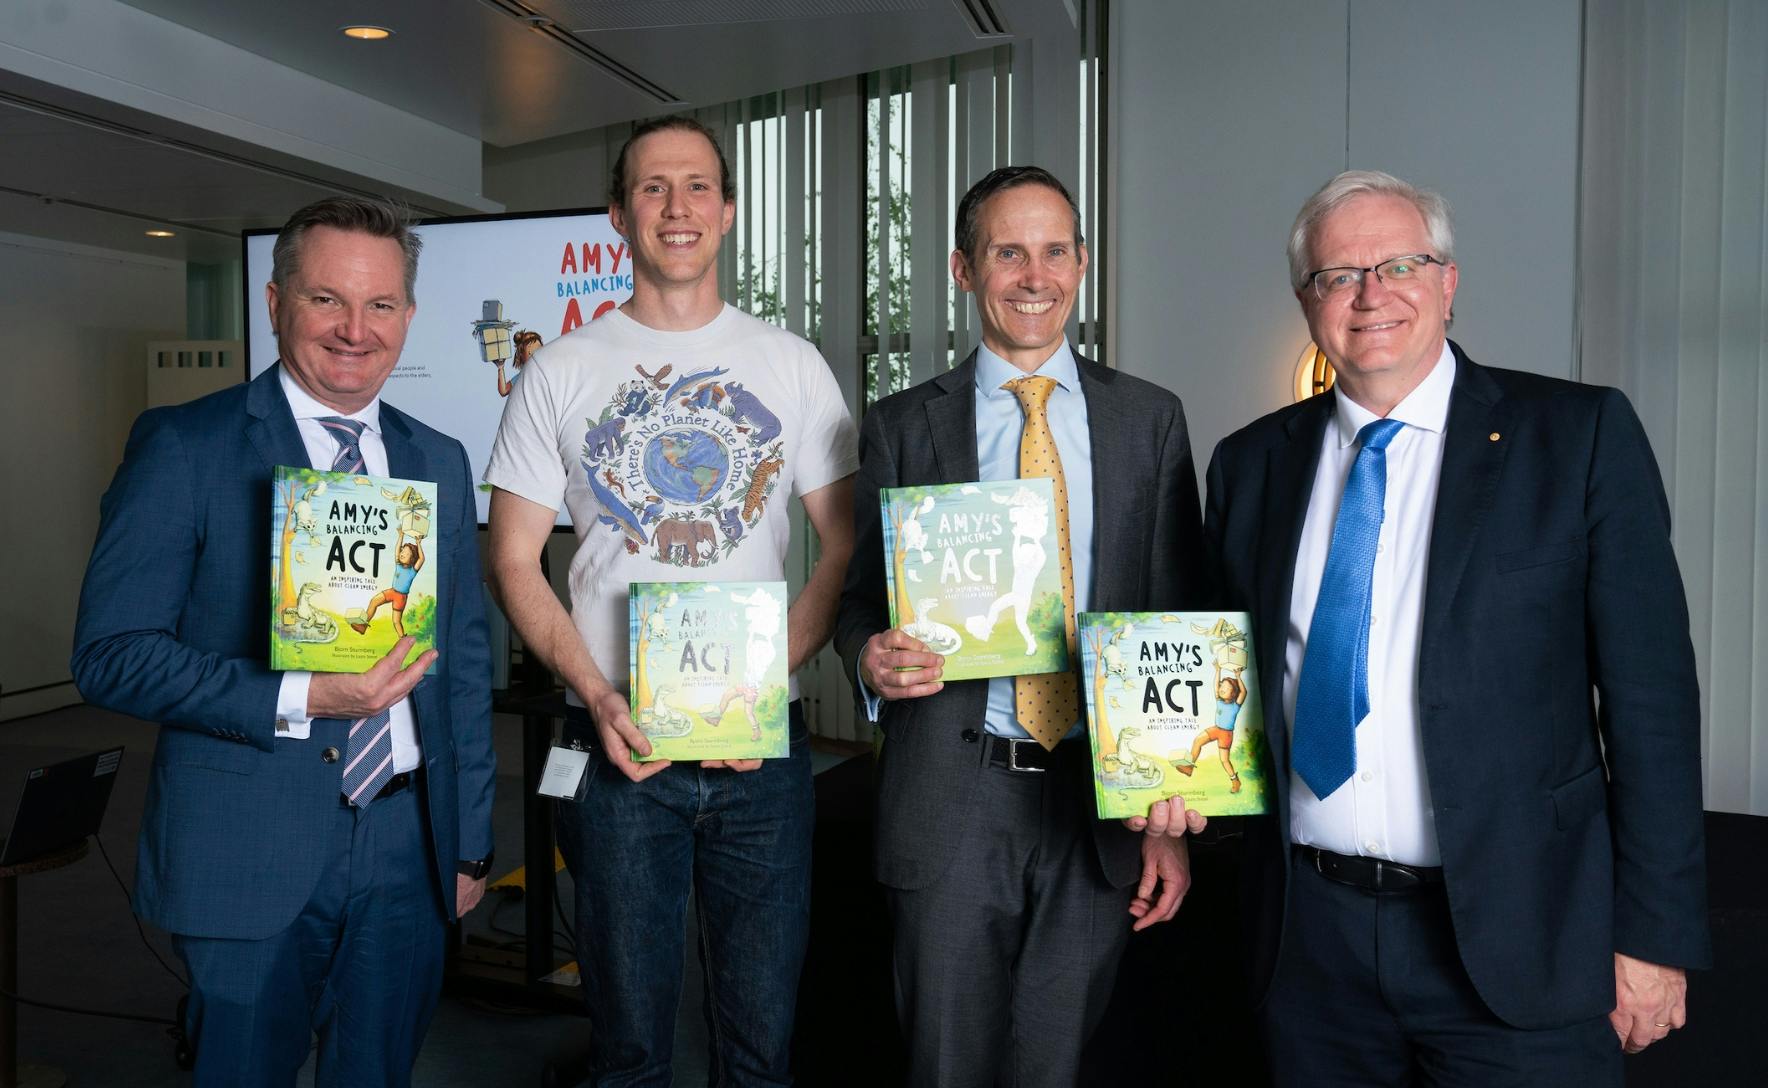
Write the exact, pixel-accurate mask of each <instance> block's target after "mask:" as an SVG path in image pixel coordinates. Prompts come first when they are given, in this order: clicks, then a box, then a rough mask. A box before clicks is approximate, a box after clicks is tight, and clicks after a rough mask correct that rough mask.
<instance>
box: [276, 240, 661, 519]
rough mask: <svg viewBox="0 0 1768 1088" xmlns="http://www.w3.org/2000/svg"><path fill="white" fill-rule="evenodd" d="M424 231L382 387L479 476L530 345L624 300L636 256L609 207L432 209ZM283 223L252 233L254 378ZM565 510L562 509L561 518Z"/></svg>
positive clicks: (482, 502) (483, 500)
mask: <svg viewBox="0 0 1768 1088" xmlns="http://www.w3.org/2000/svg"><path fill="white" fill-rule="evenodd" d="M417 231H418V233H419V234H420V235H422V237H423V240H424V248H423V254H422V256H421V257H420V258H419V260H418V274H417V314H416V316H415V317H413V318H412V321H411V330H410V332H409V333H407V335H406V338H405V351H404V353H403V354H402V355H401V356H400V358H399V365H398V366H397V367H395V368H394V370H393V374H392V376H391V377H389V378H388V379H387V384H386V386H385V387H384V388H383V389H382V390H381V398H382V399H383V400H385V401H386V402H387V403H388V404H391V405H393V406H394V407H396V408H398V409H400V410H401V411H403V412H406V413H407V414H409V415H412V416H415V417H417V418H418V419H420V420H422V421H423V422H425V423H427V424H429V425H430V426H432V427H434V428H436V429H437V430H439V431H441V432H443V433H444V434H449V435H453V436H454V437H455V438H458V439H459V440H460V441H461V444H462V445H464V446H466V448H467V456H468V457H469V458H470V459H471V461H472V466H473V480H474V482H475V483H477V482H478V479H479V477H480V475H481V474H482V473H483V472H484V471H485V462H486V459H487V458H488V457H489V456H490V454H491V441H492V439H493V438H494V437H495V436H496V434H497V422H498V420H499V419H500V418H502V415H503V402H504V396H505V395H506V394H507V390H508V386H509V383H510V382H511V381H512V380H515V379H516V377H517V375H518V374H519V373H520V370H521V365H522V364H523V363H524V362H525V361H526V360H527V357H528V355H529V354H531V353H532V352H533V351H534V350H535V349H536V348H537V347H538V346H539V345H540V344H550V343H551V342H552V341H553V340H554V339H556V338H558V337H559V336H561V335H563V334H564V333H567V332H569V331H571V330H572V329H574V328H576V327H577V326H579V325H581V324H583V323H584V322H586V321H593V320H595V319H596V318H597V317H600V316H601V315H602V314H604V313H606V312H607V311H609V310H611V309H613V308H614V307H615V306H618V305H619V304H620V303H622V302H624V301H626V299H627V298H628V297H629V296H630V295H631V294H632V262H631V260H630V259H629V254H628V252H627V248H626V243H625V242H624V241H622V240H621V238H620V236H619V235H617V234H615V233H614V228H613V225H612V224H611V223H610V222H609V221H608V216H607V213H606V212H605V211H601V210H590V211H572V212H544V213H536V214H527V215H502V216H472V217H467V218H461V219H430V220H424V221H421V222H420V223H419V224H418V226H417ZM276 234H277V232H276V231H274V230H267V231H248V232H247V233H246V235H245V293H246V304H245V313H246V363H247V366H246V370H247V373H248V375H249V376H251V377H257V376H258V375H259V374H261V373H263V372H264V371H265V370H268V369H269V368H270V367H271V366H272V365H274V364H275V362H276V359H277V351H276V337H275V335H274V334H273V332H272V330H271V328H270V312H269V308H268V306H267V305H266V303H265V300H264V285H265V284H267V283H269V282H270V263H271V262H270V251H271V247H272V246H273V245H274V244H275V242H276ZM500 363H501V379H502V380H501V381H500V380H499V379H500V367H499V364H500ZM477 495H478V507H479V523H480V524H481V525H482V524H484V522H485V515H486V510H487V507H488V505H489V503H490V501H491V496H490V493H489V491H488V490H487V489H486V488H485V487H484V485H480V486H479V489H478V491H477ZM567 518H568V515H566V514H565V512H564V511H563V510H561V511H560V514H559V521H560V524H565V523H566V521H567Z"/></svg>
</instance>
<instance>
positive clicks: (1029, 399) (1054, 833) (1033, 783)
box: [835, 167, 1202, 1086]
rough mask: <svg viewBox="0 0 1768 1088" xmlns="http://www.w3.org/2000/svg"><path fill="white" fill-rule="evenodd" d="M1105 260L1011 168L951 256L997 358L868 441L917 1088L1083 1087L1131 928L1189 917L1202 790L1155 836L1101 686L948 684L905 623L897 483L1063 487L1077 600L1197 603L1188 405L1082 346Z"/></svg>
mask: <svg viewBox="0 0 1768 1088" xmlns="http://www.w3.org/2000/svg"><path fill="white" fill-rule="evenodd" d="M1086 262H1087V252H1086V248H1085V246H1084V244H1083V242H1082V239H1081V233H1080V213H1079V210H1078V209H1077V208H1076V207H1075V205H1074V200H1073V198H1072V197H1070V196H1069V194H1068V191H1067V190H1066V189H1065V188H1064V187H1063V186H1062V184H1061V182H1059V181H1058V180H1057V179H1056V178H1055V177H1053V176H1052V175H1050V174H1049V173H1047V172H1046V171H1043V170H1040V169H1037V168H1035V167H1007V168H1003V169H1000V170H996V171H995V172H993V173H992V174H990V175H988V176H987V177H986V178H983V179H982V180H981V181H979V182H978V183H976V185H975V186H973V187H972V188H971V189H970V191H969V192H968V193H967V194H965V196H964V199H963V200H962V202H961V203H960V204H959V207H958V216H957V248H956V249H955V250H954V251H953V253H952V258H951V264H952V274H953V276H954V277H955V278H956V279H957V282H958V285H959V286H960V287H961V288H962V289H963V290H965V291H968V292H970V293H971V294H972V295H973V296H974V297H975V300H976V309H977V313H978V315H979V316H980V318H981V327H982V346H981V347H980V348H978V349H977V351H976V352H974V353H973V354H972V355H971V356H970V357H969V358H968V359H966V360H965V361H964V362H963V363H962V364H960V365H958V366H957V367H954V368H953V369H951V370H950V371H948V372H946V373H944V374H941V375H939V376H938V377H935V378H933V379H932V380H930V381H928V382H925V383H923V384H921V385H918V386H916V387H914V388H912V389H908V390H905V391H904V392H901V393H898V394H896V395H894V396H891V397H887V398H885V399H884V400H882V401H879V402H878V403H877V404H876V405H874V406H873V407H872V409H871V410H870V412H868V413H867V415H866V418H865V424H864V427H863V429H862V433H861V437H860V471H859V477H858V480H859V482H858V484H857V486H856V488H855V497H854V517H855V523H856V544H855V550H854V555H855V556H856V559H855V560H854V561H853V562H852V563H851V564H850V565H849V567H848V575H847V585H846V589H845V591H844V593H843V595H842V600H841V612H840V616H839V619H838V621H837V626H836V636H835V638H836V647H837V649H838V650H839V651H840V653H841V656H842V659H843V660H844V661H845V662H846V664H847V667H848V669H849V671H850V674H852V675H854V676H855V678H856V680H857V682H858V692H859V695H860V701H861V705H862V708H863V710H864V711H865V712H866V713H867V715H868V716H869V717H870V718H871V719H872V720H873V721H874V722H877V723H878V726H879V727H880V728H881V729H882V731H883V733H884V736H885V740H884V745H883V748H882V751H881V754H880V756H879V764H878V780H877V790H878V797H877V814H876V823H877V843H876V847H877V854H876V859H875V863H876V872H877V876H878V879H879V880H880V881H882V882H883V883H884V884H885V885H886V887H887V889H888V895H889V901H890V908H891V915H892V919H893V922H894V925H895V935H894V941H895V944H894V962H895V974H896V986H897V1009H898V1015H899V1017H900V1019H901V1021H902V1027H903V1031H904V1034H905V1036H906V1037H907V1042H908V1046H909V1052H910V1059H909V1064H910V1069H909V1082H910V1083H911V1084H915V1085H950V1086H964V1085H988V1084H994V1083H996V1080H997V1077H998V1078H1000V1079H1001V1080H1003V1081H1010V1082H1011V1083H1014V1084H1019V1085H1052V1086H1053V1085H1072V1084H1074V1083H1075V1080H1076V1076H1077V1074H1078V1070H1079V1062H1080V1054H1081V1049H1082V1046H1083V1045H1084V1044H1085V1042H1086V1040H1087V1038H1088V1036H1090V1035H1091V1034H1092V1031H1093V1028H1094V1027H1095V1026H1096V1025H1097V1024H1098V1021H1099V1017H1100V1016H1101V1015H1102V1013H1103V1012H1104V1009H1105V1004H1106V999H1107V998H1108V997H1109V994H1110V990H1111V982H1112V979H1113V977H1114V975H1115V973H1116V969H1117V962H1118V959H1119V958H1120V956H1121V955H1122V952H1123V948H1124V945H1125V943H1126V942H1127V940H1128V937H1129V932H1130V930H1131V928H1132V917H1131V916H1133V918H1134V922H1133V928H1136V929H1140V928H1143V927H1145V926H1148V925H1152V924H1154V923H1157V922H1163V921H1166V920H1167V919H1169V918H1171V917H1172V915H1173V913H1174V912H1175V911H1176V910H1177V909H1178V905H1179V900H1180V898H1181V897H1182V895H1183V894H1184V891H1185V888H1186V885H1187V884H1188V882H1189V879H1190V878H1189V869H1188V861H1187V856H1186V850H1185V843H1184V840H1183V838H1182V836H1183V835H1184V833H1185V831H1186V829H1187V827H1189V828H1190V829H1191V830H1197V829H1199V828H1201V826H1202V818H1201V817H1200V816H1198V815H1197V814H1196V813H1187V812H1185V811H1184V810H1183V804H1182V802H1179V803H1177V804H1175V805H1174V806H1173V807H1172V808H1171V809H1170V810H1169V807H1168V805H1167V804H1166V803H1165V802H1162V803H1161V804H1159V805H1156V806H1155V808H1154V810H1153V811H1151V812H1150V814H1149V816H1148V817H1147V818H1142V817H1138V818H1136V819H1135V820H1134V821H1130V823H1131V824H1132V827H1131V828H1126V827H1124V826H1122V825H1120V824H1119V823H1117V822H1116V821H1101V820H1098V819H1096V817H1095V815H1094V813H1095V808H1094V800H1093V788H1092V772H1091V763H1090V760H1089V746H1088V741H1087V739H1086V732H1085V725H1084V723H1083V722H1082V721H1081V718H1080V708H1079V702H1078V697H1077V687H1076V683H1075V680H1076V674H1075V672H1072V671H1071V672H1067V673H1057V674H1053V675H1048V676H1040V677H1029V678H1028V677H1018V678H1007V679H997V680H988V681H968V682H955V683H953V684H951V685H950V686H949V687H948V686H946V685H945V684H944V683H942V682H941V680H940V674H941V661H942V659H941V658H940V657H939V655H937V654H934V653H930V652H928V650H927V647H926V646H925V645H924V644H922V643H921V642H919V641H918V640H916V639H915V638H913V637H912V636H910V635H909V634H907V633H906V632H904V631H901V630H898V629H892V628H891V627H890V620H889V610H888V606H887V603H886V600H885V596H884V578H883V577H882V570H881V568H880V565H879V564H880V563H881V562H882V560H883V555H884V550H883V542H882V535H881V534H882V530H881V526H880V521H879V508H878V491H879V489H880V488H885V487H901V486H908V485H916V484H939V483H965V482H970V481H975V480H994V479H1011V478H1015V477H1019V476H1033V475H1049V476H1052V478H1053V486H1054V487H1055V491H1056V496H1057V501H1056V506H1057V517H1056V518H1054V519H1053V520H1055V521H1056V522H1057V524H1058V528H1059V530H1060V536H1059V543H1060V548H1059V549H1058V550H1059V551H1060V552H1061V559H1062V561H1063V563H1064V565H1066V566H1069V567H1070V569H1069V570H1067V571H1065V572H1064V575H1065V580H1066V581H1068V582H1069V584H1070V586H1069V588H1070V592H1071V594H1072V596H1073V597H1074V600H1073V601H1071V602H1069V603H1070V604H1071V605H1072V606H1073V608H1074V609H1076V610H1082V611H1084V610H1088V609H1092V610H1098V611H1112V610H1117V611H1130V610H1142V609H1168V608H1178V607H1180V606H1181V605H1183V604H1185V603H1187V602H1186V600H1185V597H1186V595H1187V594H1188V593H1189V592H1191V591H1192V585H1193V583H1192V581H1191V578H1192V576H1193V573H1194V572H1195V571H1197V570H1198V564H1199V562H1200V551H1199V539H1198V513H1197V483H1196V476H1195V473H1194V472H1193V469H1192V462H1191V446H1190V439H1189V437H1188V435H1187V434H1186V431H1185V415H1184V410H1183V408H1182V407H1181V406H1180V404H1179V400H1178V398H1177V397H1175V396H1173V395H1172V394H1171V393H1168V392H1167V391H1165V390H1163V389H1160V388H1157V387H1155V386H1152V385H1150V384H1148V383H1147V382H1143V381H1140V380H1138V379H1136V378H1132V377H1129V376H1127V375H1124V374H1119V373H1117V372H1116V371H1114V370H1110V369H1107V368H1105V367H1103V366H1099V365H1098V364H1096V363H1092V362H1089V361H1087V360H1085V359H1081V358H1079V357H1078V356H1076V355H1075V354H1074V353H1073V352H1072V351H1071V350H1070V348H1069V346H1068V343H1067V341H1066V339H1065V337H1064V334H1063V326H1064V323H1065V322H1066V321H1067V318H1068V315H1069V313H1070V311H1071V310H1072V309H1073V306H1074V300H1075V294H1076V292H1077V290H1078V288H1079V286H1080V282H1081V277H1082V276H1083V275H1084V273H1085V271H1086ZM1064 508H1065V509H1066V515H1065V516H1064V515H1063V510H1064ZM1199 588H1201V587H1199ZM1069 616H1070V625H1069V632H1070V638H1071V640H1072V636H1073V619H1072V617H1073V612H1072V611H1071V612H1070V614H1069ZM1071 648H1072V646H1071ZM1077 659H1078V655H1077ZM899 670H908V671H899ZM1157 891H1158V894H1156V893H1157Z"/></svg>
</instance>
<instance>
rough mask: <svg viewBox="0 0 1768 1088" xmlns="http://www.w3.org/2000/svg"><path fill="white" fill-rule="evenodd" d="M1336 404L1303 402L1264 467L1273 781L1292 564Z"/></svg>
mask: <svg viewBox="0 0 1768 1088" xmlns="http://www.w3.org/2000/svg"><path fill="white" fill-rule="evenodd" d="M1334 405H1335V400H1334V397H1333V395H1332V394H1330V393H1322V394H1321V395H1319V396H1317V397H1314V398H1313V399H1312V400H1310V401H1308V402H1307V403H1305V404H1303V405H1302V406H1301V408H1300V409H1299V410H1298V411H1297V412H1296V413H1295V414H1294V415H1292V416H1290V417H1289V419H1288V421H1287V422H1286V424H1285V430H1286V431H1287V432H1288V436H1289V440H1288V441H1287V442H1284V443H1282V444H1280V445H1278V446H1277V447H1276V448H1274V449H1272V450H1271V453H1270V459H1269V461H1268V462H1267V463H1266V465H1265V489H1264V493H1265V508H1264V510H1263V512H1262V514H1263V523H1262V528H1261V530H1260V532H1259V560H1258V564H1257V566H1255V567H1254V568H1253V569H1255V570H1260V571H1265V572H1267V573H1268V574H1269V575H1270V580H1269V581H1268V582H1267V583H1266V585H1267V588H1268V590H1269V592H1266V593H1260V594H1258V595H1257V597H1256V600H1257V601H1258V615H1256V616H1254V617H1253V621H1254V623H1255V624H1256V628H1255V629H1256V631H1257V637H1258V645H1259V650H1260V652H1259V669H1260V671H1261V672H1262V674H1263V677H1264V705H1265V731H1266V736H1267V739H1268V740H1269V741H1270V744H1271V757H1272V760H1273V762H1274V764H1275V766H1274V768H1273V770H1274V773H1275V774H1276V776H1277V781H1280V782H1287V781H1288V776H1289V721H1288V718H1287V717H1286V716H1285V714H1284V713H1283V670H1284V659H1285V644H1286V642H1287V636H1286V634H1285V632H1287V631H1288V630H1289V601H1290V598H1291V596H1293V594H1294V592H1295V560H1296V555H1297V553H1298V552H1299V551H1300V549H1301V530H1302V525H1303V523H1304V522H1306V520H1307V516H1308V501H1309V498H1310V496H1311V495H1312V493H1313V487H1314V472H1315V470H1316V469H1317V468H1318V467H1319V464H1320V443H1321V442H1322V441H1324V440H1325V435H1326V427H1327V426H1328V425H1329V424H1330V423H1331V422H1332V413H1333V410H1334Z"/></svg>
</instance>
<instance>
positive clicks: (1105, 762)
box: [1076, 612, 1270, 817]
mask: <svg viewBox="0 0 1768 1088" xmlns="http://www.w3.org/2000/svg"><path fill="white" fill-rule="evenodd" d="M1076 624H1077V626H1078V637H1079V641H1080V660H1081V687H1082V689H1083V691H1084V693H1085V698H1086V711H1087V732H1088V733H1089V734H1090V735H1091V737H1092V743H1093V776H1094V788H1095V792H1096V794H1097V796H1098V802H1099V815H1100V816H1101V817H1123V816H1144V815H1147V812H1148V806H1149V805H1151V804H1153V803H1154V802H1156V801H1159V800H1161V799H1162V798H1166V797H1172V796H1175V795H1177V796H1179V797H1183V798H1184V799H1185V804H1186V805H1187V806H1189V807H1191V808H1194V809H1196V810H1197V811H1199V812H1201V813H1203V814H1204V815H1205V816H1243V815H1251V814H1254V813H1260V812H1265V811H1266V810H1267V808H1268V806H1269V803H1270V802H1269V789H1270V782H1269V777H1268V776H1269V774H1270V771H1269V768H1270V758H1269V753H1268V752H1267V750H1266V741H1265V726H1264V714H1263V712H1262V708H1261V707H1260V705H1259V679H1258V675H1257V670H1256V667H1255V666H1254V664H1253V654H1252V652H1251V642H1250V639H1251V634H1250V632H1251V627H1252V624H1251V619H1250V617H1248V616H1247V614H1246V613H1244V612H1083V613H1081V614H1080V616H1078V617H1077V618H1076Z"/></svg>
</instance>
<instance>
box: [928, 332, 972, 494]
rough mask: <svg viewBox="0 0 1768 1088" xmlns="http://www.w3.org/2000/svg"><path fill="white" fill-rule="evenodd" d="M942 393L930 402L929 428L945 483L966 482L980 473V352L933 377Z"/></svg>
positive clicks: (934, 455) (940, 478)
mask: <svg viewBox="0 0 1768 1088" xmlns="http://www.w3.org/2000/svg"><path fill="white" fill-rule="evenodd" d="M933 383H934V385H936V386H938V387H939V389H940V391H941V395H940V396H936V397H929V398H928V399H927V402H926V408H925V411H926V413H927V431H928V433H929V435H930V436H931V437H932V440H933V459H934V462H935V463H936V465H937V466H938V476H939V480H940V482H942V483H948V484H963V483H970V482H972V481H974V480H975V479H976V477H977V475H978V474H979V471H980V470H979V469H978V468H977V461H976V353H975V352H971V353H970V357H969V358H968V359H965V360H964V361H963V362H962V363H959V364H958V365H957V366H955V367H953V368H952V369H950V370H948V371H946V372H945V373H944V374H941V375H938V376H937V377H935V378H934V379H933Z"/></svg>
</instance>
